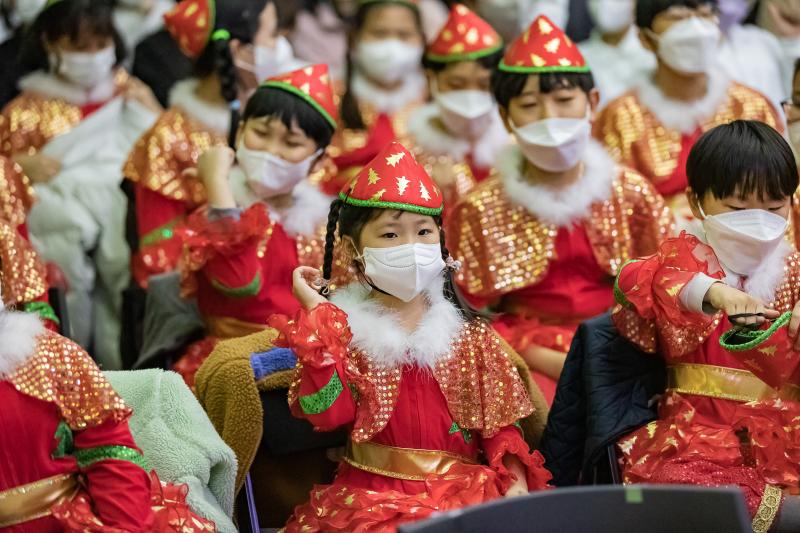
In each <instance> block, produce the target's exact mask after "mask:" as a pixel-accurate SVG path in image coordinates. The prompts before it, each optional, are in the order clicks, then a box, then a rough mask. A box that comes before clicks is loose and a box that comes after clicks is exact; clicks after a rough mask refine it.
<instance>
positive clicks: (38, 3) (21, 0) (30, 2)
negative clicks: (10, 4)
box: [14, 0, 47, 26]
mask: <svg viewBox="0 0 800 533" xmlns="http://www.w3.org/2000/svg"><path fill="white" fill-rule="evenodd" d="M46 3H47V0H17V1H16V3H15V4H14V12H15V13H16V14H17V17H18V18H19V21H20V22H21V23H22V24H24V25H26V26H27V25H29V24H30V23H31V22H33V21H34V20H36V17H37V16H39V13H40V12H41V11H42V9H44V6H45V4H46Z"/></svg>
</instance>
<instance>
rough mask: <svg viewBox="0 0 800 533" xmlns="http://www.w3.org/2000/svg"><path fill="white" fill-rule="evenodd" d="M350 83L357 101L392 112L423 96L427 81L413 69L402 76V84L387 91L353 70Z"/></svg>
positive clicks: (383, 111)
mask: <svg viewBox="0 0 800 533" xmlns="http://www.w3.org/2000/svg"><path fill="white" fill-rule="evenodd" d="M352 84H353V86H352V89H353V94H355V95H356V98H357V99H358V100H359V101H362V102H365V103H367V104H370V105H372V106H374V107H375V109H377V110H378V112H379V113H394V112H395V111H399V110H401V109H403V108H404V107H406V106H407V105H409V104H411V103H413V102H417V101H421V100H422V99H423V98H425V92H426V90H427V86H428V81H427V80H426V79H425V75H424V74H423V73H422V72H421V71H418V70H415V71H414V72H409V73H408V75H407V76H406V77H405V78H403V84H402V85H400V86H399V87H398V88H397V89H394V90H391V91H387V90H385V89H383V88H381V87H378V86H377V85H375V84H373V83H372V82H370V81H369V80H368V79H367V78H365V77H364V76H362V75H361V74H359V72H358V71H355V72H353V81H352Z"/></svg>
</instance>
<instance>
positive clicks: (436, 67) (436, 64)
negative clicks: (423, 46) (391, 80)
mask: <svg viewBox="0 0 800 533" xmlns="http://www.w3.org/2000/svg"><path fill="white" fill-rule="evenodd" d="M504 53H505V49H504V48H500V49H499V50H497V51H496V52H492V53H491V54H488V55H485V56H482V57H478V58H475V59H464V60H461V61H435V60H433V59H429V58H428V57H427V56H426V55H423V56H422V66H423V67H424V68H426V69H429V70H432V71H433V72H441V71H443V70H444V69H446V68H447V67H448V66H450V65H457V64H458V63H471V62H475V63H477V64H479V65H480V66H481V67H483V68H485V69H486V70H489V71H491V72H492V73H494V71H495V70H497V65H499V64H500V60H501V59H503V54H504Z"/></svg>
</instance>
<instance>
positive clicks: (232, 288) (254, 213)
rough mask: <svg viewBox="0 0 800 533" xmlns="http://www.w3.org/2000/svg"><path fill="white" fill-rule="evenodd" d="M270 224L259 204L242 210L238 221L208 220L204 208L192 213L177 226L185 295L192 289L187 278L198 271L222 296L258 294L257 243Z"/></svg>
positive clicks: (258, 265) (259, 283)
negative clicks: (181, 249) (181, 240)
mask: <svg viewBox="0 0 800 533" xmlns="http://www.w3.org/2000/svg"><path fill="white" fill-rule="evenodd" d="M270 224H271V223H270V220H269V216H268V215H267V210H266V207H265V206H264V205H263V204H261V203H257V204H255V205H253V206H252V207H250V208H249V209H247V210H246V211H244V212H243V213H242V215H241V217H240V218H239V220H236V219H234V218H231V217H222V218H219V219H218V220H209V218H208V216H207V214H206V212H204V211H198V212H196V213H194V214H193V215H191V216H190V217H189V219H188V220H187V222H186V225H185V226H184V227H182V228H180V229H179V232H180V235H181V237H182V238H183V239H184V264H183V265H182V269H183V272H182V274H183V278H184V294H191V293H192V292H193V288H194V287H193V283H191V281H190V280H191V276H193V275H196V273H198V272H202V275H204V276H206V277H207V278H208V280H209V282H210V283H211V285H212V286H213V287H214V289H216V290H217V291H218V292H219V293H220V294H221V295H223V296H228V297H234V298H246V297H250V296H255V295H256V294H258V293H259V291H260V290H261V285H262V279H261V263H260V260H259V257H258V246H259V243H260V242H261V241H262V239H263V238H264V237H265V236H266V235H267V230H268V229H269V227H270ZM187 282H188V284H187Z"/></svg>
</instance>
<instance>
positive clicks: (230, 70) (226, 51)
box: [209, 30, 241, 149]
mask: <svg viewBox="0 0 800 533" xmlns="http://www.w3.org/2000/svg"><path fill="white" fill-rule="evenodd" d="M230 42H231V34H230V33H228V31H227V30H217V31H215V32H214V34H213V35H212V36H211V42H210V43H209V47H210V48H211V57H212V59H213V70H214V72H215V73H216V74H217V77H218V78H219V84H220V89H221V93H222V97H223V98H224V99H225V101H226V102H228V107H229V108H230V110H231V124H230V128H229V129H228V144H229V145H230V147H231V148H234V149H235V148H236V146H235V144H236V130H237V128H238V126H239V109H240V107H241V106H240V102H239V77H238V75H237V73H236V65H234V63H233V56H232V55H231V47H230Z"/></svg>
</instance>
